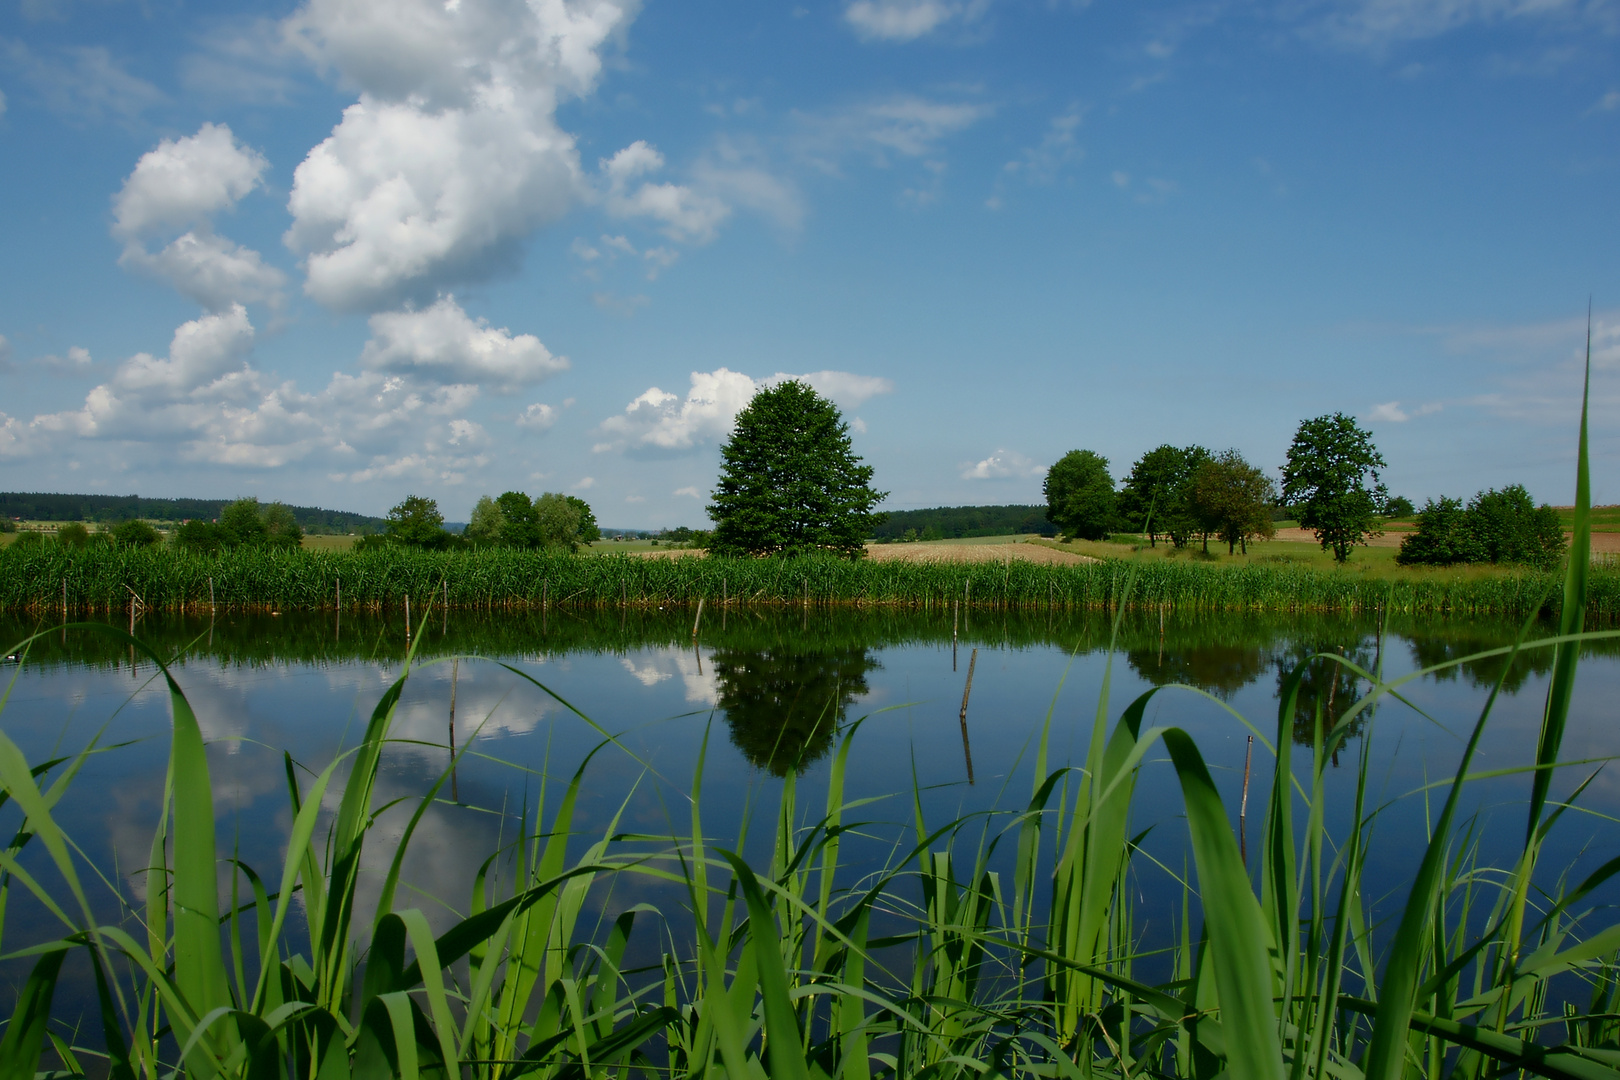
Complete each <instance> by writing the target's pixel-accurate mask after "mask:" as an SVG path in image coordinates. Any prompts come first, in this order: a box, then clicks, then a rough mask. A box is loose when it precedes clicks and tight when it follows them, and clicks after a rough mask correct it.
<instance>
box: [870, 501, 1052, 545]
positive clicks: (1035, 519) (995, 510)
mask: <svg viewBox="0 0 1620 1080" xmlns="http://www.w3.org/2000/svg"><path fill="white" fill-rule="evenodd" d="M888 514H889V520H887V521H885V522H884V523H883V524H882V525H879V526H878V527H877V528H876V529H875V530H874V531H873V535H874V536H875V538H876V539H878V540H905V539H913V540H949V539H953V538H955V537H963V536H1007V535H1010V534H1012V533H1039V534H1040V535H1042V536H1055V535H1056V534H1057V526H1056V525H1053V524H1052V523H1051V522H1050V521H1047V520H1046V507H1044V506H936V507H934V508H933V509H931V510H890V511H889V512H888ZM907 533H911V534H912V535H911V536H909V537H908V536H907Z"/></svg>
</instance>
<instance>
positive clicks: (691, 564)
mask: <svg viewBox="0 0 1620 1080" xmlns="http://www.w3.org/2000/svg"><path fill="white" fill-rule="evenodd" d="M1127 582H1129V583H1130V589H1131V592H1130V598H1129V604H1130V605H1131V606H1133V607H1136V608H1144V609H1154V608H1169V609H1175V610H1179V611H1189V612H1199V611H1202V612H1241V611H1251V612H1344V613H1356V612H1374V611H1387V612H1393V613H1400V614H1411V615H1448V616H1449V615H1480V616H1499V617H1510V618H1518V617H1523V616H1525V615H1529V614H1532V613H1535V612H1538V611H1542V610H1546V611H1548V612H1549V613H1554V614H1555V613H1556V612H1557V611H1558V610H1559V605H1560V604H1561V603H1562V595H1561V593H1560V591H1559V589H1558V588H1557V586H1558V576H1557V574H1556V573H1555V572H1549V571H1533V570H1504V571H1502V572H1500V573H1495V574H1488V575H1479V574H1466V575H1464V574H1457V573H1449V572H1447V571H1444V570H1437V571H1435V572H1434V573H1432V574H1425V575H1416V576H1408V575H1402V576H1400V577H1398V578H1383V577H1379V576H1377V575H1372V574H1366V573H1360V572H1356V571H1353V570H1352V571H1343V570H1323V569H1316V568H1312V567H1307V566H1291V565H1286V564H1280V565H1273V564H1249V565H1245V566H1240V567H1225V566H1214V565H1210V564H1207V563H1196V562H1169V561H1163V562H1154V563H1148V564H1142V565H1136V564H1131V563H1128V562H1124V561H1119V560H1103V561H1100V562H1097V563H1091V564H1085V565H1080V566H1052V565H1042V564H1035V563H1028V562H1021V561H1008V562H1003V563H994V562H992V563H956V564H913V563H902V562H875V561H858V562H851V561H848V560H842V559H835V558H798V559H720V558H685V559H643V558H637V557H634V556H627V555H621V556H593V557H589V558H584V557H575V556H569V555H548V554H542V553H536V552H525V551H514V550H508V549H490V550H483V551H473V552H427V551H420V550H413V549H407V548H386V549H381V550H372V551H364V552H353V553H349V552H342V553H338V552H318V551H302V550H291V551H269V550H238V551H233V552H228V553H225V554H223V555H218V556H211V555H199V554H194V553H189V552H185V551H179V550H175V549H172V548H146V549H116V548H90V549H81V550H71V549H67V548H58V547H56V546H54V545H43V546H31V547H29V548H21V549H19V548H13V549H9V550H6V551H4V552H0V611H9V612H17V613H26V614H30V615H35V616H44V615H47V614H50V613H63V612H64V611H65V612H66V613H70V614H111V613H114V612H127V611H129V610H130V609H131V607H134V608H136V609H137V610H156V611H193V612H196V611H250V610H275V611H322V610H332V609H334V608H339V607H341V609H342V610H354V611H385V610H392V609H400V608H403V606H404V604H405V603H406V601H407V600H409V601H410V602H412V603H414V604H415V605H416V606H417V609H418V610H421V609H422V608H423V607H425V606H426V605H428V604H446V605H448V606H449V607H450V608H453V609H458V610H487V611H497V610H498V611H514V610H529V609H538V608H541V607H557V606H561V607H575V608H582V607H589V606H624V607H654V608H656V607H659V606H667V605H672V604H673V605H690V604H696V603H697V602H698V601H699V600H703V601H705V602H706V603H708V604H709V605H714V604H718V603H722V602H724V603H726V604H728V605H738V606H750V605H763V606H785V605H824V604H839V605H861V606H864V605H888V606H915V607H922V608H925V609H932V608H935V607H941V608H949V607H950V606H951V605H952V604H961V605H966V606H968V607H972V608H1003V609H1024V610H1045V609H1096V610H1103V611H1110V610H1113V609H1115V608H1116V607H1118V606H1119V605H1120V604H1121V603H1124V602H1126V597H1125V589H1126V584H1127ZM1586 614H1587V617H1588V618H1591V619H1594V620H1612V619H1614V618H1616V617H1620V570H1617V569H1614V568H1609V567H1603V568H1598V569H1596V570H1594V571H1593V572H1592V574H1591V582H1590V589H1589V591H1588V594H1587V600H1586Z"/></svg>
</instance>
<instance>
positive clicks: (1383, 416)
mask: <svg viewBox="0 0 1620 1080" xmlns="http://www.w3.org/2000/svg"><path fill="white" fill-rule="evenodd" d="M1440 408H1441V406H1440V404H1439V403H1438V402H1430V403H1429V404H1427V405H1419V406H1418V407H1417V408H1416V409H1414V410H1412V411H1411V412H1407V411H1406V410H1405V409H1403V408H1401V403H1400V402H1399V401H1386V402H1384V403H1382V404H1380V405H1374V406H1373V407H1372V411H1371V412H1369V413H1368V414H1367V420H1368V421H1369V422H1370V423H1374V424H1379V423H1383V424H1404V423H1406V422H1407V421H1408V420H1410V419H1412V418H1413V417H1415V416H1429V415H1430V414H1432V413H1437V412H1439V411H1440Z"/></svg>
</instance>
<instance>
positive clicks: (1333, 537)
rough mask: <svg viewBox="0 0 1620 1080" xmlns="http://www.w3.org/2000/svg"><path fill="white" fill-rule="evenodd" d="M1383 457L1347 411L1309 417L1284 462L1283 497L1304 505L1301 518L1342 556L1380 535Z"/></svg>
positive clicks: (1324, 544)
mask: <svg viewBox="0 0 1620 1080" xmlns="http://www.w3.org/2000/svg"><path fill="white" fill-rule="evenodd" d="M1383 467H1384V458H1383V456H1382V455H1381V454H1379V452H1378V448H1377V447H1375V446H1374V445H1373V441H1372V435H1371V433H1370V432H1368V431H1366V430H1364V429H1363V428H1362V427H1361V426H1360V425H1359V424H1357V423H1356V421H1355V419H1354V418H1352V417H1349V416H1346V415H1345V414H1344V413H1333V414H1332V415H1330V416H1318V417H1317V418H1316V419H1314V420H1306V421H1304V422H1302V423H1301V424H1300V425H1299V430H1298V431H1297V432H1295V433H1294V441H1293V444H1292V445H1291V446H1289V448H1288V462H1287V464H1285V465H1284V466H1283V484H1282V489H1283V490H1282V493H1283V501H1284V502H1286V503H1288V504H1290V505H1296V506H1299V507H1300V515H1299V523H1300V525H1301V526H1302V527H1304V528H1307V529H1310V530H1311V531H1313V532H1315V533H1316V538H1317V540H1318V541H1320V542H1321V544H1322V550H1324V551H1328V550H1331V551H1332V552H1333V557H1334V559H1336V560H1337V561H1339V562H1344V561H1345V560H1346V559H1348V558H1349V557H1350V552H1351V551H1352V550H1354V549H1355V547H1356V545H1358V544H1365V543H1366V542H1367V541H1368V540H1369V539H1371V538H1372V537H1374V536H1381V535H1383V534H1382V530H1380V529H1379V528H1378V520H1377V515H1378V511H1379V510H1380V509H1382V508H1383V505H1384V500H1385V498H1386V497H1387V495H1388V492H1387V491H1386V489H1385V488H1384V485H1383V484H1382V483H1380V482H1379V478H1378V471H1379V470H1380V469H1382V468H1383Z"/></svg>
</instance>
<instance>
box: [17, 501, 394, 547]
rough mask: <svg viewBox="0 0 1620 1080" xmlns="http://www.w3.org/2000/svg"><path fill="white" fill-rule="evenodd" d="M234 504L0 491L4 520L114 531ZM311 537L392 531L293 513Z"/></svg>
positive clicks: (307, 509) (305, 511) (330, 513)
mask: <svg viewBox="0 0 1620 1080" xmlns="http://www.w3.org/2000/svg"><path fill="white" fill-rule="evenodd" d="M230 502H232V500H230V499H146V498H142V497H141V496H139V495H55V494H44V493H39V492H23V491H0V515H3V516H4V517H6V518H18V519H21V520H23V521H91V522H102V523H104V524H109V525H115V524H117V523H118V522H120V521H131V520H134V519H136V518H144V519H146V520H149V521H190V520H194V519H201V520H204V521H213V520H214V519H216V518H218V517H219V514H220V511H221V510H223V509H225V507H226V505H227V504H229V503H230ZM288 509H290V510H291V511H292V512H293V517H294V518H296V519H297V521H298V524H299V527H300V528H302V529H303V530H304V531H305V532H306V533H356V534H358V535H361V536H365V535H369V534H371V533H380V532H383V531H384V530H385V529H387V528H388V522H387V520H386V519H384V518H379V517H369V516H367V515H365V514H351V513H348V512H347V511H343V510H323V509H321V508H320V507H315V506H291V507H288Z"/></svg>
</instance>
